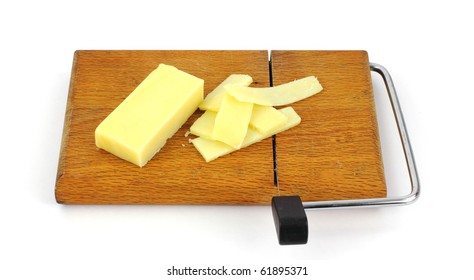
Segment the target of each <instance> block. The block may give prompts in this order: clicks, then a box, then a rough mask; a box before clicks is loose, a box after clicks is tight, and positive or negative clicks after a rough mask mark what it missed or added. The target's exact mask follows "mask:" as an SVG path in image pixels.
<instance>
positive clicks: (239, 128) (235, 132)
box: [212, 93, 253, 149]
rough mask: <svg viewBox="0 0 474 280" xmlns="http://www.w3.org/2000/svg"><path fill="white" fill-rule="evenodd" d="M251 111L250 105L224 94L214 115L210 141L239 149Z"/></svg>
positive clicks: (251, 106)
mask: <svg viewBox="0 0 474 280" xmlns="http://www.w3.org/2000/svg"><path fill="white" fill-rule="evenodd" d="M252 109H253V104H252V103H247V102H240V101H238V100H236V99H235V98H234V97H232V96H230V95H229V94H227V93H226V94H225V96H224V99H223V100H222V104H221V107H220V109H219V112H217V115H216V121H215V123H214V130H213V131H212V139H215V140H218V141H221V142H224V143H226V144H227V145H229V146H232V147H234V148H236V149H239V148H240V147H241V146H242V142H243V141H244V138H245V135H246V134H247V129H248V126H249V122H250V117H251V116H252Z"/></svg>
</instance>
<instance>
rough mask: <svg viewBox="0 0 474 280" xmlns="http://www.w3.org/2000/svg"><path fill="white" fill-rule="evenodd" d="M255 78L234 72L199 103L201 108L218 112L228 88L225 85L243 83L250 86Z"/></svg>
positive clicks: (242, 84)
mask: <svg viewBox="0 0 474 280" xmlns="http://www.w3.org/2000/svg"><path fill="white" fill-rule="evenodd" d="M252 81H253V79H252V77H250V76H249V75H243V74H232V75H230V76H229V77H227V78H226V79H225V80H224V81H223V82H222V83H220V84H219V85H218V86H217V87H216V88H215V89H214V90H213V91H211V92H210V93H209V94H208V95H207V96H206V98H204V100H203V101H202V102H201V104H199V109H201V110H209V111H214V112H217V111H219V108H220V107H221V103H222V100H223V99H224V95H225V93H226V90H225V89H224V87H225V86H226V85H241V86H248V85H250V84H251V83H252Z"/></svg>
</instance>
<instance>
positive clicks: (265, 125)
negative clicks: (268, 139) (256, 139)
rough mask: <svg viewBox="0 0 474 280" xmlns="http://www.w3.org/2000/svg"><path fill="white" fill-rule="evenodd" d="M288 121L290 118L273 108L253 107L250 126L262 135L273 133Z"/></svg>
mask: <svg viewBox="0 0 474 280" xmlns="http://www.w3.org/2000/svg"><path fill="white" fill-rule="evenodd" d="M287 121H288V117H287V116H285V114H283V113H281V112H280V111H278V110H277V109H275V108H273V107H272V106H262V105H253V111H252V117H251V118H250V123H249V125H250V126H251V127H252V128H254V129H256V130H257V131H258V132H261V133H268V132H271V131H273V130H275V129H277V128H279V127H280V126H283V125H284V124H285V123H286V122H287Z"/></svg>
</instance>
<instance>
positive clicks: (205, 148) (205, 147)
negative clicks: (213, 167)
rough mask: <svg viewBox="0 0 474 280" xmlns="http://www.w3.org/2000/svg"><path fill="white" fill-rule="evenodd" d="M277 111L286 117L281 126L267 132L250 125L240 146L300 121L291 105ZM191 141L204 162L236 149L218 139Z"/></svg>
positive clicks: (285, 128) (200, 138)
mask: <svg viewBox="0 0 474 280" xmlns="http://www.w3.org/2000/svg"><path fill="white" fill-rule="evenodd" d="M278 111H279V112H281V113H282V114H283V115H285V116H286V117H287V118H288V121H287V122H286V123H285V124H284V125H283V126H281V127H279V128H277V129H275V130H273V131H270V132H267V133H261V132H258V131H257V130H255V129H253V128H251V127H250V128H249V129H248V131H247V135H246V136H245V139H244V141H243V143H242V148H244V147H248V146H250V145H252V144H255V143H257V142H259V141H262V140H263V139H265V138H268V137H270V136H272V135H274V134H277V133H280V132H283V131H285V130H288V129H290V128H292V127H295V126H297V125H298V124H299V123H300V122H301V118H300V116H299V115H298V114H297V113H296V112H295V110H294V109H293V108H292V107H286V108H283V109H280V110H278ZM191 143H192V144H193V145H194V147H196V149H197V150H198V151H199V153H200V154H201V155H202V157H203V158H204V159H205V160H206V162H210V161H212V160H215V159H216V158H218V157H221V156H224V155H227V154H230V153H232V152H234V151H237V150H238V149H236V148H234V147H232V146H229V145H227V144H224V143H222V142H220V141H217V140H210V139H206V138H204V137H198V138H195V139H193V140H191Z"/></svg>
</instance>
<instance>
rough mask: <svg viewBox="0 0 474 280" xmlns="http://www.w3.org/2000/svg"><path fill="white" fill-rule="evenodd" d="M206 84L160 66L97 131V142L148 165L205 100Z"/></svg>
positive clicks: (190, 76) (99, 145)
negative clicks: (204, 89)
mask: <svg viewBox="0 0 474 280" xmlns="http://www.w3.org/2000/svg"><path fill="white" fill-rule="evenodd" d="M203 88H204V81H203V80H202V79H199V78H197V77H195V76H193V75H190V74H188V73H186V72H183V71H181V70H178V69H177V68H175V67H173V66H169V65H164V64H160V65H159V66H158V68H157V69H156V70H154V71H153V72H152V73H151V74H150V75H149V76H148V77H147V78H146V79H145V80H144V81H143V82H142V83H141V84H140V85H139V86H138V87H137V88H136V89H135V90H134V91H133V92H132V93H131V94H130V95H129V96H128V97H127V98H126V99H125V100H124V101H123V102H122V103H121V104H120V105H119V106H118V107H117V108H115V110H114V111H112V112H111V113H110V114H109V115H108V116H107V117H106V118H105V119H104V120H103V121H102V122H101V123H100V124H99V126H98V127H97V128H96V130H95V143H96V145H97V147H99V148H101V149H104V150H106V151H108V152H110V153H112V154H114V155H116V156H118V157H120V158H122V159H124V160H127V161H129V162H132V163H134V164H136V165H138V166H140V167H142V166H144V165H145V164H146V163H147V162H148V161H149V160H150V159H151V158H152V157H153V156H154V155H155V154H156V153H157V152H158V151H159V150H160V149H161V148H162V147H163V146H164V145H165V143H166V140H167V139H168V138H170V137H171V136H173V135H174V134H175V133H176V131H177V130H178V129H179V128H180V127H181V126H182V125H183V124H184V123H185V122H186V120H187V119H188V118H189V117H190V116H191V115H192V114H193V112H194V111H195V110H196V109H197V108H198V106H199V104H200V103H201V102H202V100H203Z"/></svg>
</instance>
